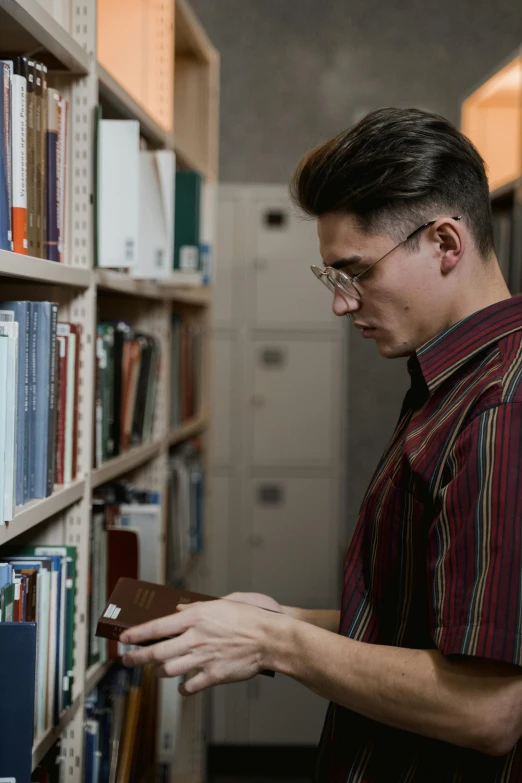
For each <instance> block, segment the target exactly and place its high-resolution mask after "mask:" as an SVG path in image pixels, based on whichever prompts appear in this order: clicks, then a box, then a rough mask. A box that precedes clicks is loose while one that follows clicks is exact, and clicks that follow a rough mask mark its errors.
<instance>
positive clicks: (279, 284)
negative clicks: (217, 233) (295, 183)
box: [251, 197, 339, 329]
mask: <svg viewBox="0 0 522 783" xmlns="http://www.w3.org/2000/svg"><path fill="white" fill-rule="evenodd" d="M253 209H254V210H255V212H254V216H253V219H254V221H255V223H256V226H257V232H256V241H255V246H254V247H253V253H254V258H253V260H252V264H253V277H254V293H253V296H254V302H253V307H252V310H251V321H252V325H254V326H256V327H261V328H263V327H269V328H282V329H284V328H295V327H300V328H309V327H315V328H327V329H337V328H338V321H339V319H336V317H335V316H334V315H333V313H332V301H333V300H332V296H331V294H330V293H329V291H328V289H327V288H326V287H325V286H324V285H322V284H321V283H320V282H319V281H318V280H317V279H316V278H315V277H314V275H313V274H312V272H311V270H310V266H311V264H316V265H319V266H320V265H321V263H322V262H321V257H320V255H319V239H318V237H317V229H316V221H315V220H304V219H299V218H298V217H296V215H295V214H294V211H293V208H292V207H291V206H290V204H289V202H288V200H286V199H283V198H281V199H275V198H270V199H269V198H263V197H258V198H257V199H256V200H255V201H254V206H253Z"/></svg>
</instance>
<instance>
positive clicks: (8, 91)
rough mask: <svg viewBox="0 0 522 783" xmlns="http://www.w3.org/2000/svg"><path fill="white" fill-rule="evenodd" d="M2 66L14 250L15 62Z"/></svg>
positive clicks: (7, 171) (11, 231) (10, 238)
mask: <svg viewBox="0 0 522 783" xmlns="http://www.w3.org/2000/svg"><path fill="white" fill-rule="evenodd" d="M0 65H1V66H2V68H3V71H4V153H5V170H6V175H7V198H8V202H9V208H8V222H9V231H8V239H9V249H10V250H12V249H13V127H12V123H13V118H12V91H13V90H12V77H13V61H12V60H3V61H1V63H0Z"/></svg>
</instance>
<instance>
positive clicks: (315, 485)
mask: <svg viewBox="0 0 522 783" xmlns="http://www.w3.org/2000/svg"><path fill="white" fill-rule="evenodd" d="M337 493H338V480H337V479H335V478H318V477H313V476H309V477H303V478H295V477H293V478H281V476H280V475H278V474H273V475H272V476H271V477H267V478H262V479H251V494H250V500H251V513H250V515H249V516H250V519H251V526H250V531H249V532H248V533H247V544H248V546H249V549H250V580H251V585H250V587H251V590H253V591H254V592H261V593H267V594H268V595H271V596H272V597H273V598H275V599H276V600H277V601H279V602H280V603H282V604H285V605H290V606H302V607H307V608H314V609H334V608H336V607H337V606H338V605H339V600H340V596H339V595H338V572H339V569H340V567H341V565H342V564H341V559H340V556H339V542H338V527H339V525H338V509H339V507H338V498H337Z"/></svg>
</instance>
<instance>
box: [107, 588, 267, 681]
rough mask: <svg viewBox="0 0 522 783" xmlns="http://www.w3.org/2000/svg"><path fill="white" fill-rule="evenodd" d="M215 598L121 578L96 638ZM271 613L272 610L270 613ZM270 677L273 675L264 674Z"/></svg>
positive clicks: (115, 634) (116, 636)
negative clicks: (185, 606) (183, 606)
mask: <svg viewBox="0 0 522 783" xmlns="http://www.w3.org/2000/svg"><path fill="white" fill-rule="evenodd" d="M216 600H217V598H216V597H215V596H210V595H204V594H203V593H194V592H192V591H191V590H181V589H179V588H177V587H171V586H170V585H159V584H155V583H154V582H144V581H142V580H141V579H127V578H125V577H123V578H121V579H118V582H117V584H116V587H115V588H114V590H113V591H112V592H111V596H110V598H109V602H108V604H107V606H106V608H105V610H104V612H103V614H102V616H101V617H100V619H99V620H98V625H97V628H96V636H102V637H103V638H105V639H119V638H120V636H121V634H122V633H123V632H124V631H126V630H127V628H132V627H133V626H134V625H141V624H142V623H146V622H148V621H149V620H157V619H158V618H160V617H166V616H167V615H169V614H174V613H175V612H176V607H177V606H178V604H192V603H196V602H198V601H216ZM267 611H272V610H270V609H269V610H267ZM158 641H160V640H159V639H154V640H152V641H150V642H144V643H142V645H141V646H143V647H145V646H147V645H149V644H156V643H157V642H158ZM261 674H267V675H269V676H271V677H273V676H274V672H270V671H263V672H261Z"/></svg>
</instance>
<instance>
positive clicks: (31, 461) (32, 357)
mask: <svg viewBox="0 0 522 783" xmlns="http://www.w3.org/2000/svg"><path fill="white" fill-rule="evenodd" d="M30 304H31V308H30V316H31V328H30V336H29V340H30V342H29V454H28V465H29V487H28V490H29V498H34V497H35V494H34V493H35V478H36V443H35V431H36V337H37V334H38V326H39V322H38V317H39V315H40V309H39V308H38V307H37V306H36V305H37V303H36V302H31V303H30Z"/></svg>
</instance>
